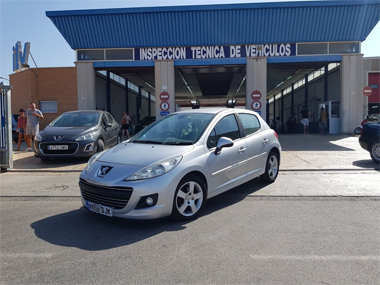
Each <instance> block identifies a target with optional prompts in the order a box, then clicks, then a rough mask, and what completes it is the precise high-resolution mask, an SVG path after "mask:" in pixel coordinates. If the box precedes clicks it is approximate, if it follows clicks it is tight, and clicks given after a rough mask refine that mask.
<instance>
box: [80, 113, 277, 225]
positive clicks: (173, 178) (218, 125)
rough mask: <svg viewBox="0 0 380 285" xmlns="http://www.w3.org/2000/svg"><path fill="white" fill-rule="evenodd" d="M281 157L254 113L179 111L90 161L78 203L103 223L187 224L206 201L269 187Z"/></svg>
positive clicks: (82, 177)
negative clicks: (258, 181) (257, 184)
mask: <svg viewBox="0 0 380 285" xmlns="http://www.w3.org/2000/svg"><path fill="white" fill-rule="evenodd" d="M280 157H281V146H280V143H279V140H278V137H277V134H276V132H275V131H274V130H272V129H270V128H269V126H268V125H267V124H266V123H265V121H264V120H263V119H262V118H261V117H260V116H259V115H258V114H257V113H255V112H253V111H249V110H243V109H231V108H228V109H227V108H224V109H195V110H188V111H181V112H178V113H173V114H171V115H167V116H165V117H163V118H161V119H160V120H158V121H156V122H154V123H152V124H150V125H149V126H147V127H146V128H144V129H143V130H142V131H140V132H139V133H138V134H136V135H135V136H133V137H132V138H131V139H129V140H128V141H125V142H123V143H121V144H119V145H117V146H115V147H113V148H111V149H109V150H106V151H103V152H101V153H98V154H95V155H94V156H92V157H91V158H90V159H89V162H88V165H87V167H86V168H85V169H84V170H83V171H82V173H81V175H80V181H79V186H80V190H81V196H82V203H83V206H84V207H85V208H86V209H88V210H89V211H93V212H96V213H99V214H103V215H106V216H115V217H122V218H130V219H154V218H161V217H165V216H171V217H172V218H174V219H176V220H188V219H193V218H196V217H197V216H198V215H199V213H200V211H201V210H202V208H203V207H204V206H205V204H206V200H207V199H208V198H211V197H214V196H216V195H218V194H220V193H223V192H225V191H227V190H230V189H231V188H234V187H236V186H238V185H241V184H242V183H245V182H247V181H249V180H251V179H254V178H256V177H258V176H259V177H261V178H262V180H264V181H266V182H268V183H271V182H274V181H275V180H276V178H277V175H278V171H279V165H280Z"/></svg>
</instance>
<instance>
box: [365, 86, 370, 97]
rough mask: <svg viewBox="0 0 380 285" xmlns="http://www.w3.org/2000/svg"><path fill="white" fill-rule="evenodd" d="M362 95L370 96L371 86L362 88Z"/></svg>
mask: <svg viewBox="0 0 380 285" xmlns="http://www.w3.org/2000/svg"><path fill="white" fill-rule="evenodd" d="M363 95H364V96H367V97H369V96H371V95H372V88H371V87H370V86H366V87H364V88H363Z"/></svg>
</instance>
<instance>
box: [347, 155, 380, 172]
mask: <svg viewBox="0 0 380 285" xmlns="http://www.w3.org/2000/svg"><path fill="white" fill-rule="evenodd" d="M352 165H354V166H357V167H361V168H364V169H373V170H377V171H380V164H378V163H375V162H373V161H372V159H371V158H369V159H362V160H356V161H354V162H352Z"/></svg>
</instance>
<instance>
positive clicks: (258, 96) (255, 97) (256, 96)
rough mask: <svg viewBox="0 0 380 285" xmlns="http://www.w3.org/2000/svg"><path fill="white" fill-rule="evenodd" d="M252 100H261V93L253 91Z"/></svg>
mask: <svg viewBox="0 0 380 285" xmlns="http://www.w3.org/2000/svg"><path fill="white" fill-rule="evenodd" d="M251 98H252V99H253V101H258V100H260V99H261V92H260V91H258V90H255V91H253V92H252V94H251Z"/></svg>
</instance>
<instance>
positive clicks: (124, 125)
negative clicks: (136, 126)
mask: <svg viewBox="0 0 380 285" xmlns="http://www.w3.org/2000/svg"><path fill="white" fill-rule="evenodd" d="M130 123H131V118H130V117H129V116H128V114H127V113H126V112H123V118H121V122H120V124H121V137H123V136H124V134H125V133H126V134H127V137H128V138H129V137H130V135H129V124H130Z"/></svg>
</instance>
